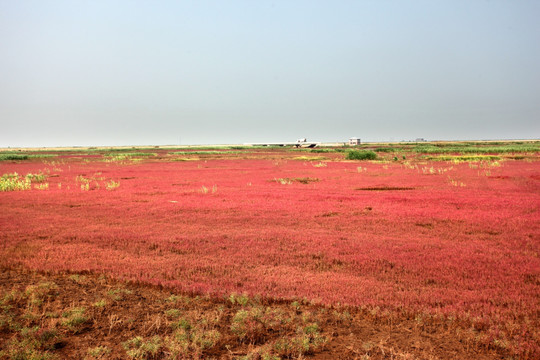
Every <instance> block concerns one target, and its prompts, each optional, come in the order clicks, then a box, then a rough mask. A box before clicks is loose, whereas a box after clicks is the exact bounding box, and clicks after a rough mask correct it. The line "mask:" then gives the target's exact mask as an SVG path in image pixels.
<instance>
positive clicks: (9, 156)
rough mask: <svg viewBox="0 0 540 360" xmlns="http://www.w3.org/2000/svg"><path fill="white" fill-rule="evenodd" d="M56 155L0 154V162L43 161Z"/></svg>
mask: <svg viewBox="0 0 540 360" xmlns="http://www.w3.org/2000/svg"><path fill="white" fill-rule="evenodd" d="M56 156H57V155H52V154H13V153H0V161H9V160H16V161H19V160H31V159H44V158H52V157H56Z"/></svg>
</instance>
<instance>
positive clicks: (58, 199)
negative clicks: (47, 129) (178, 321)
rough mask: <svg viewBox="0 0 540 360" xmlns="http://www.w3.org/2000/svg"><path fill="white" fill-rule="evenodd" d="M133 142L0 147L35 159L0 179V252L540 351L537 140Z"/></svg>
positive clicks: (6, 259)
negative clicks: (349, 146) (307, 146)
mask: <svg viewBox="0 0 540 360" xmlns="http://www.w3.org/2000/svg"><path fill="white" fill-rule="evenodd" d="M130 151H131V152H128V151H125V152H123V151H112V152H111V153H107V151H106V150H103V151H97V150H96V151H93V152H92V151H88V152H84V151H80V150H79V151H64V152H55V151H50V152H47V154H50V155H56V156H55V157H49V158H39V157H38V158H34V159H32V158H30V159H27V160H10V161H1V162H0V175H1V174H13V173H17V174H18V175H19V178H18V179H19V181H20V182H21V183H23V182H24V181H25V179H26V178H24V176H25V175H26V174H33V175H34V177H32V175H31V176H30V177H27V178H29V179H30V180H29V182H27V183H26V184H27V188H26V189H18V191H4V192H0V240H1V244H0V252H1V255H2V256H1V258H2V260H1V264H2V266H3V267H4V268H17V267H19V266H22V267H24V268H28V269H32V270H37V271H40V272H47V273H61V272H64V271H67V272H69V273H96V274H105V275H107V276H110V277H112V278H114V279H118V280H129V281H135V282H139V283H142V284H153V285H160V286H163V287H165V288H167V289H172V290H175V291H178V292H181V293H184V294H193V295H211V296H216V297H220V298H222V297H225V296H229V295H230V294H233V293H235V294H246V295H248V296H249V297H250V298H255V297H261V298H263V299H264V298H268V299H277V300H288V301H298V302H304V303H310V304H320V305H325V306H331V307H332V306H333V307H336V306H342V307H343V306H345V307H350V308H351V309H361V310H363V311H367V312H369V313H371V314H376V315H378V316H381V317H384V316H387V317H392V316H397V317H398V318H399V317H403V316H404V317H406V318H410V319H415V321H416V322H418V323H421V322H426V323H428V322H429V321H434V320H433V319H438V320H437V321H442V322H446V323H455V324H456V325H455V326H456V327H459V328H460V329H461V330H460V331H462V332H468V334H469V335H468V336H470V337H471V336H472V337H474V338H475V339H476V340H475V341H476V342H477V343H478V344H481V345H482V346H485V347H486V348H487V349H491V350H493V349H495V350H493V351H495V353H494V354H499V355H497V356H501V357H503V356H507V357H511V356H514V357H517V358H535V357H536V356H539V355H540V345H539V341H540V332H539V330H538V329H539V328H540V321H539V312H540V305H539V300H540V260H539V259H538V255H539V249H540V242H539V239H540V222H539V220H540V215H539V205H540V162H539V160H540V157H538V152H537V151H536V152H535V151H532V152H531V151H529V152H527V153H519V155H520V156H516V154H515V153H510V152H502V153H501V154H497V153H494V154H493V153H492V154H491V156H485V155H478V156H463V155H462V156H461V157H460V156H459V153H457V154H454V153H452V154H451V155H450V156H447V157H443V156H431V157H430V156H426V155H425V154H422V153H421V152H413V151H410V150H409V149H407V148H406V147H404V148H402V149H391V151H386V152H384V151H381V152H378V156H379V157H378V160H373V161H358V160H345V155H344V153H342V152H333V151H328V152H319V153H312V152H310V151H291V150H289V149H281V148H280V149H273V148H268V149H240V148H239V149H222V150H219V149H218V150H216V149H211V150H205V149H203V150H196V149H195V150H194V149H187V150H185V149H184V150H183V151H177V150H169V149H163V148H157V149H150V150H148V149H145V150H136V151H137V152H134V150H130ZM39 175H42V176H41V177H39ZM5 178H6V179H7V178H8V177H5ZM11 179H16V176H14V175H11ZM45 184H47V185H45ZM21 186H23V187H24V185H21ZM395 314H399V315H395ZM500 354H503V355H500ZM367 358H369V357H367Z"/></svg>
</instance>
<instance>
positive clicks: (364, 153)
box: [345, 150, 377, 160]
mask: <svg viewBox="0 0 540 360" xmlns="http://www.w3.org/2000/svg"><path fill="white" fill-rule="evenodd" d="M345 159H347V160H375V159H377V154H376V153H375V152H373V151H369V150H349V151H347V154H346V155H345Z"/></svg>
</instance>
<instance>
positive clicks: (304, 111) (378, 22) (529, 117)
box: [0, 0, 540, 147]
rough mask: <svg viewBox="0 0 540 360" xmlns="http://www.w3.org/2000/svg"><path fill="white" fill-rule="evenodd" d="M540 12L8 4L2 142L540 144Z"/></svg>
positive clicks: (1, 11)
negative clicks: (502, 141) (419, 140)
mask: <svg viewBox="0 0 540 360" xmlns="http://www.w3.org/2000/svg"><path fill="white" fill-rule="evenodd" d="M539 18H540V1H537V0H532V1H527V0H515V1H508V0H504V1H502V0H501V1H497V0H493V1H482V0H475V1H465V0H463V1H461V0H448V1H443V0H441V1H433V0H425V1H421V0H410V1H397V0H396V1H391V0H365V1H361V0H357V1H348V0H341V1H330V0H328V1H318V0H305V1H299V0H286V1H285V0H284V1H265V0H258V1H250V0H245V1H240V0H239V1H235V0H231V1H221V0H216V1H207V0H200V1H187V0H186V1H119V0H118V1H116V0H113V1H111V0H106V1H100V0H95V1H75V0H66V1H57V0H50V1H42V0H36V1H29V0H18V1H11V0H0V125H1V126H0V147H42V146H43V147H44V146H99V145H105V146H109V145H110V146H114V145H189V144H242V143H250V142H280V141H295V140H296V139H298V138H304V137H305V138H307V139H308V140H309V141H322V142H330V141H346V140H347V139H348V138H349V137H353V136H354V137H360V138H361V139H362V140H363V141H401V140H414V139H416V138H425V139H427V140H474V139H478V140H481V139H538V138H540V65H539V64H540V45H539V44H540V21H538V19H539Z"/></svg>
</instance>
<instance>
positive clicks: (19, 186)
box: [0, 172, 31, 191]
mask: <svg viewBox="0 0 540 360" xmlns="http://www.w3.org/2000/svg"><path fill="white" fill-rule="evenodd" d="M30 186H31V180H30V179H28V178H26V177H25V178H23V177H21V176H20V175H19V174H17V173H16V172H14V173H11V174H4V175H2V177H1V178H0V191H21V190H29V189H30Z"/></svg>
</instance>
